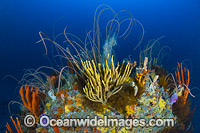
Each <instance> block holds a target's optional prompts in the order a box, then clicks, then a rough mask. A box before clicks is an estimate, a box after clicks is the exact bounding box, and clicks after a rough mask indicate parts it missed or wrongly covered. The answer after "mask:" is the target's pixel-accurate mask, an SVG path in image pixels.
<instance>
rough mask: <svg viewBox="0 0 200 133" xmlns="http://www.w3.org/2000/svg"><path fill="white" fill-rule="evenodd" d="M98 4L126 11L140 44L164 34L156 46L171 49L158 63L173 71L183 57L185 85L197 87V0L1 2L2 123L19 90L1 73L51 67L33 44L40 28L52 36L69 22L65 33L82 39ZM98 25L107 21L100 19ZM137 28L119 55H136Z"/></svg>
mask: <svg viewBox="0 0 200 133" xmlns="http://www.w3.org/2000/svg"><path fill="white" fill-rule="evenodd" d="M101 4H107V5H109V6H111V7H112V8H113V9H114V10H115V11H116V12H118V11H120V10H127V11H129V12H130V13H132V15H133V17H134V18H135V19H137V20H138V21H140V23H142V25H143V27H144V39H143V41H142V43H141V45H143V46H144V45H145V44H147V43H148V41H149V40H151V39H157V38H159V37H161V36H164V37H163V38H162V39H161V40H160V44H161V45H162V46H168V47H170V49H171V51H168V52H169V54H170V60H164V61H163V62H162V63H163V64H162V65H163V66H164V67H165V68H167V69H168V70H169V71H170V72H173V73H174V68H175V67H176V65H177V62H182V61H184V62H185V63H186V64H187V66H188V68H189V69H190V77H191V80H190V86H189V87H190V88H193V87H198V88H200V82H199V79H200V69H199V68H200V2H199V1H197V0H190V1H183V0H168V1H167V0H160V1H158V0H151V1H149V0H140V1H139V0H60V1H56V0H43V1H41V0H40V1H39V0H29V1H25V0H20V1H16V0H6V1H4V0H0V68H1V69H0V88H1V93H0V107H1V110H0V118H1V119H3V121H1V122H4V123H0V125H1V126H4V125H5V124H6V123H5V122H6V121H10V120H9V115H10V114H9V113H8V108H7V105H8V103H9V101H13V100H16V101H19V95H18V90H19V88H16V87H17V86H20V85H19V84H18V82H17V81H15V80H13V79H12V78H5V76H6V75H12V76H14V77H16V78H17V79H18V80H20V79H21V78H22V76H23V74H24V70H25V69H29V68H32V69H37V68H38V67H40V66H42V65H43V66H49V65H51V64H50V62H49V61H48V59H47V58H46V57H45V49H44V45H42V43H39V44H38V43H36V42H37V41H39V40H40V36H39V34H38V33H39V31H42V32H44V33H45V34H47V35H48V36H49V37H53V33H55V34H59V33H61V32H63V30H64V28H65V26H67V32H69V33H73V34H75V35H77V36H78V37H80V38H81V39H85V36H86V33H87V32H88V31H89V30H91V29H92V25H93V17H94V12H95V10H96V8H97V7H98V6H99V5H101ZM102 25H105V24H104V23H103V21H102ZM53 27H54V28H55V30H54V32H53ZM103 28H104V27H102V29H103ZM133 30H134V29H133ZM136 31H138V33H137V32H136V33H134V34H138V35H136V36H134V37H136V38H134V37H130V36H129V37H128V38H127V39H126V40H120V41H119V42H118V45H119V46H118V47H117V48H116V51H117V55H118V56H119V59H123V58H127V57H128V56H129V55H132V56H131V57H132V58H134V59H138V55H139V50H138V49H137V50H134V46H135V45H136V44H137V39H138V38H139V37H140V36H141V34H142V32H141V30H139V29H138V30H137V29H136ZM132 40H134V41H132ZM48 49H49V50H50V49H51V45H48ZM194 95H196V98H192V97H189V98H190V99H191V101H192V107H194V106H196V111H195V114H194V120H193V126H194V131H195V132H198V131H200V128H199V125H200V122H199V121H198V120H199V116H200V115H199V112H200V105H199V102H200V98H198V95H199V97H200V92H199V91H195V94H194ZM15 106H16V105H15ZM13 108H15V107H13ZM11 110H12V109H11ZM12 113H15V110H14V109H13V110H12ZM2 128H3V127H2ZM4 128H5V126H4Z"/></svg>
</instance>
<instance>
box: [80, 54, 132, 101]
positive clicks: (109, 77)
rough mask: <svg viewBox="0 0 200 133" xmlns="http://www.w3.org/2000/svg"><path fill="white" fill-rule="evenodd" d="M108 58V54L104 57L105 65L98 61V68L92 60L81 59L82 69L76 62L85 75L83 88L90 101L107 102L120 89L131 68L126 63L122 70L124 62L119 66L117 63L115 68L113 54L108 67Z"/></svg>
mask: <svg viewBox="0 0 200 133" xmlns="http://www.w3.org/2000/svg"><path fill="white" fill-rule="evenodd" d="M108 58H109V54H108V56H107V58H106V64H105V66H104V65H103V66H102V65H101V64H100V63H98V68H97V67H96V65H95V63H94V61H93V60H92V61H85V62H83V61H82V60H81V64H82V66H83V69H81V68H80V66H79V65H78V64H77V67H78V69H79V70H80V71H81V72H82V73H83V74H84V75H85V76H86V77H87V81H86V85H85V87H84V88H83V91H84V93H85V95H86V97H87V98H88V99H89V100H91V101H94V102H100V103H103V104H105V103H106V102H107V100H108V98H109V97H111V96H112V95H114V94H116V93H117V92H119V91H120V90H121V89H122V87H123V84H124V83H125V82H126V81H127V78H128V77H129V75H130V74H131V71H132V69H133V68H132V67H131V65H130V64H129V63H128V64H127V65H126V66H125V69H124V71H123V70H122V69H123V68H124V66H123V65H124V62H123V63H122V66H121V67H120V66H119V63H118V64H117V67H116V68H115V65H114V61H113V56H112V58H111V62H110V67H109V65H108V64H109V63H108ZM119 67H120V70H119Z"/></svg>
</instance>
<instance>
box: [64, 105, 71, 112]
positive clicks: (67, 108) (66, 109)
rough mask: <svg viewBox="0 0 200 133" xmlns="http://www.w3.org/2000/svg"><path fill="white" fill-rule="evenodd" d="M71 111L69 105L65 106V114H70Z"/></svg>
mask: <svg viewBox="0 0 200 133" xmlns="http://www.w3.org/2000/svg"><path fill="white" fill-rule="evenodd" d="M69 112H70V110H69V105H65V113H69Z"/></svg>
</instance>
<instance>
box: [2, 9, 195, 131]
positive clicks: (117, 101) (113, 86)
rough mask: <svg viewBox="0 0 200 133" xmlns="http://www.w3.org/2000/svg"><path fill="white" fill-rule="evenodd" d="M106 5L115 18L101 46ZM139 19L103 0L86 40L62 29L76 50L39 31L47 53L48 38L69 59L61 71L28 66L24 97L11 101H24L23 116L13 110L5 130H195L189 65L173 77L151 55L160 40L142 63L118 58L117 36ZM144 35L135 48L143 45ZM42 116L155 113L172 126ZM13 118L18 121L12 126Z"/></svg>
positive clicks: (117, 116)
mask: <svg viewBox="0 0 200 133" xmlns="http://www.w3.org/2000/svg"><path fill="white" fill-rule="evenodd" d="M105 11H110V12H112V14H113V18H112V19H110V20H109V21H108V23H107V25H106V38H105V42H104V45H103V47H101V45H100V44H101V41H102V39H101V37H100V28H99V18H100V16H101V14H103V13H104V12H105ZM121 13H127V14H128V15H129V17H121V18H120V14H121ZM125 22H126V24H127V22H128V26H127V28H126V29H125V30H124V32H122V31H121V29H120V26H121V25H123V24H124V23H125ZM135 23H138V24H139V25H140V26H141V27H142V25H141V23H140V22H139V21H137V20H135V19H134V18H133V17H132V15H131V14H130V13H129V12H127V11H120V12H118V13H115V12H114V10H113V9H112V8H111V7H109V6H107V5H100V6H99V7H98V8H97V10H96V12H95V16H94V25H93V30H92V31H90V32H88V34H87V36H86V39H85V43H83V42H82V41H81V40H80V39H78V38H77V37H76V36H75V35H72V34H69V33H66V28H65V30H64V33H63V34H59V35H58V36H61V35H63V36H64V37H65V39H66V40H65V43H67V44H68V46H70V47H71V48H72V50H70V48H68V47H67V48H66V49H65V48H63V47H61V46H60V45H59V44H58V43H57V42H56V41H55V40H56V39H55V38H54V39H53V40H54V41H53V40H51V39H50V38H49V37H48V36H47V35H45V34H44V33H42V32H40V37H41V40H40V41H39V42H43V43H44V46H45V49H46V53H47V47H46V41H50V42H52V43H53V44H54V46H56V47H55V48H56V49H57V51H59V52H58V53H59V55H60V58H62V59H63V58H64V60H65V62H67V64H66V66H64V65H63V66H62V67H60V71H58V70H56V69H54V68H50V67H40V68H38V69H37V70H36V71H32V70H27V71H26V73H25V74H24V76H23V79H22V81H21V82H20V83H22V84H23V85H22V86H21V88H20V90H19V94H20V97H21V101H20V102H11V104H12V103H19V104H20V106H21V111H20V114H19V118H18V117H16V118H13V117H12V116H11V120H12V123H10V122H9V123H7V124H6V127H7V131H6V132H10V133H13V132H16V131H17V132H18V133H22V132H41V133H46V132H50V133H51V132H56V133H63V132H72V131H75V132H102V133H104V132H133V131H134V132H183V131H191V130H192V127H191V121H192V115H193V112H194V111H191V110H190V101H189V99H188V94H190V95H191V96H193V95H192V94H191V93H190V89H189V82H190V75H189V70H187V69H186V68H185V67H184V68H183V65H182V63H178V67H177V70H176V72H175V77H176V78H174V76H173V74H171V73H168V72H167V71H166V70H165V68H163V67H161V66H159V65H158V64H157V60H158V58H156V59H153V60H152V56H151V55H152V48H153V46H154V44H155V43H156V42H157V41H158V40H155V41H154V42H153V43H152V45H151V46H149V47H148V46H147V48H146V49H145V50H144V51H142V52H141V54H140V61H139V62H140V63H139V65H138V64H137V61H134V62H133V61H130V60H124V61H123V62H122V63H120V62H118V61H117V60H116V54H115V53H114V50H113V47H114V46H116V45H117V39H118V38H126V37H127V36H128V35H129V34H130V32H131V30H132V28H133V25H134V24H135ZM142 29H143V27H142ZM143 31H144V30H143ZM143 35H144V34H142V37H141V40H140V42H139V44H138V45H137V46H136V47H135V48H137V47H138V46H139V45H140V43H141V41H142V39H143ZM101 36H102V35H101ZM71 38H75V39H71ZM76 40H78V42H79V43H78V42H77V41H76ZM39 42H38V43H39ZM81 43H83V44H81ZM60 52H61V53H60ZM74 52H75V53H76V54H74ZM148 53H150V54H148ZM149 55H150V56H149ZM42 68H48V69H50V70H51V71H53V73H52V74H50V75H48V74H46V73H44V72H42V71H41V69H42ZM30 77H31V78H30ZM43 77H45V78H43ZM27 115H32V116H34V117H35V124H33V125H32V126H27V125H26V121H24V119H25V118H26V116H27ZM43 116H48V117H49V118H50V119H57V120H58V119H62V120H64V119H70V118H71V119H72V118H95V116H97V117H98V119H105V117H106V118H113V119H117V120H119V119H124V120H133V119H138V120H140V119H145V122H146V123H147V122H148V121H150V120H151V119H154V120H158V119H159V120H164V119H172V120H173V121H174V126H166V125H161V126H148V125H144V124H143V125H141V124H138V125H137V126H132V125H129V126H128V127H126V125H124V126H119V125H118V126H117V125H114V126H89V125H88V124H86V125H84V126H78V125H75V124H72V125H71V126H66V125H62V126H58V125H54V126H43V125H42V124H41V121H40V118H42V117H43ZM29 122H31V121H29ZM42 122H43V123H47V119H42ZM129 122H130V121H129ZM11 124H13V125H14V126H13V125H12V126H10V125H11ZM53 124H55V122H54V123H53ZM122 125H123V124H122ZM11 127H12V128H11ZM14 127H15V128H14Z"/></svg>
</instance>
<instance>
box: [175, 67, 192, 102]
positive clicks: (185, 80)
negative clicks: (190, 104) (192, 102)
mask: <svg viewBox="0 0 200 133" xmlns="http://www.w3.org/2000/svg"><path fill="white" fill-rule="evenodd" d="M176 69H177V71H175V75H176V80H177V82H178V84H179V85H180V86H181V87H185V90H184V93H183V96H181V98H182V99H183V102H184V104H185V103H186V101H187V97H188V94H189V92H190V89H189V88H188V86H189V82H190V72H189V70H188V69H187V70H186V68H185V67H184V72H183V67H182V63H180V64H179V63H178V67H177V68H176ZM186 74H187V76H186Z"/></svg>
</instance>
